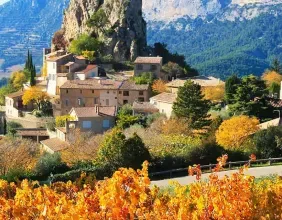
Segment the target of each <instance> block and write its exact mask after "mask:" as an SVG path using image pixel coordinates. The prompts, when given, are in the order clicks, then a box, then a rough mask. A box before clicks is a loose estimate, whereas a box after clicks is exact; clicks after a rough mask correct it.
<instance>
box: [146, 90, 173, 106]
mask: <svg viewBox="0 0 282 220" xmlns="http://www.w3.org/2000/svg"><path fill="white" fill-rule="evenodd" d="M176 97H177V95H176V94H174V93H167V92H163V93H161V94H159V95H156V96H154V97H152V98H151V100H153V101H159V102H165V103H169V104H173V103H174V102H175V100H176Z"/></svg>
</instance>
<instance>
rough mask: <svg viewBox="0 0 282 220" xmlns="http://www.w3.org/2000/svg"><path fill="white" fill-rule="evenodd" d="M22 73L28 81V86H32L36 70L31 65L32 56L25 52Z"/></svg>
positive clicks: (34, 82)
mask: <svg viewBox="0 0 282 220" xmlns="http://www.w3.org/2000/svg"><path fill="white" fill-rule="evenodd" d="M24 73H25V75H26V77H27V78H28V79H29V82H30V85H31V86H34V85H35V84H36V81H35V77H36V68H35V65H34V64H33V59H32V54H31V53H30V52H29V50H28V51H27V58H26V62H25V67H24Z"/></svg>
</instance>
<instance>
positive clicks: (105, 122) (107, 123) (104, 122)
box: [103, 120, 110, 128]
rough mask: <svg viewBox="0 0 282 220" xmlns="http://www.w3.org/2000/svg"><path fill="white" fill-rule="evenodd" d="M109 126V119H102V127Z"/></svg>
mask: <svg viewBox="0 0 282 220" xmlns="http://www.w3.org/2000/svg"><path fill="white" fill-rule="evenodd" d="M109 127H110V121H109V120H103V128H109Z"/></svg>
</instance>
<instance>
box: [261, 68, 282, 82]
mask: <svg viewBox="0 0 282 220" xmlns="http://www.w3.org/2000/svg"><path fill="white" fill-rule="evenodd" d="M262 79H263V80H264V81H265V82H266V84H267V85H268V86H269V85H271V84H272V83H277V84H279V85H280V83H281V81H282V75H281V74H279V73H277V72H275V71H268V72H266V73H264V74H263V76H262Z"/></svg>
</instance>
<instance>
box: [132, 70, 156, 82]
mask: <svg viewBox="0 0 282 220" xmlns="http://www.w3.org/2000/svg"><path fill="white" fill-rule="evenodd" d="M133 81H134V82H135V83H136V84H138V85H142V84H152V83H153V81H154V76H153V73H151V72H144V73H142V74H141V75H140V76H135V77H133Z"/></svg>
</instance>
